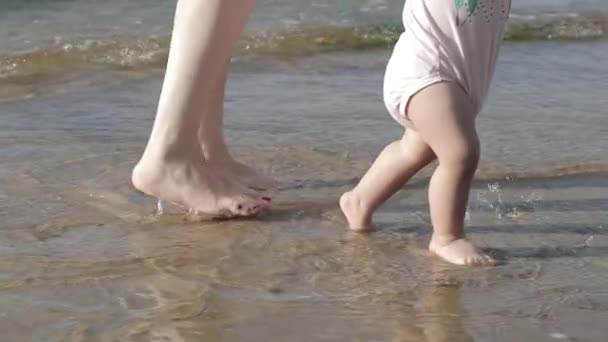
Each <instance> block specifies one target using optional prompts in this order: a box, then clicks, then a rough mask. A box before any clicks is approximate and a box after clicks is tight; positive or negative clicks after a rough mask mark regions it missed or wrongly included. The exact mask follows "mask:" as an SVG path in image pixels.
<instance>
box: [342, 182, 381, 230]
mask: <svg viewBox="0 0 608 342" xmlns="http://www.w3.org/2000/svg"><path fill="white" fill-rule="evenodd" d="M340 208H341V209H342V213H344V216H345V217H346V220H347V221H348V227H349V228H350V229H351V230H354V231H356V232H361V233H363V232H369V231H371V230H374V226H373V224H372V222H371V219H372V218H371V213H370V210H369V208H366V207H365V205H364V204H363V203H362V202H361V200H360V199H359V198H357V196H356V195H355V194H354V193H353V192H352V191H350V192H345V193H344V194H342V197H340Z"/></svg>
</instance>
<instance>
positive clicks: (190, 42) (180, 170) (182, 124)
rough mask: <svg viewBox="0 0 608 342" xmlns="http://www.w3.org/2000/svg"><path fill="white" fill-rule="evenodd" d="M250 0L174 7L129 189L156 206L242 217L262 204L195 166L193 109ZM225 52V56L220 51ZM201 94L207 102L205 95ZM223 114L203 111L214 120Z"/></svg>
mask: <svg viewBox="0 0 608 342" xmlns="http://www.w3.org/2000/svg"><path fill="white" fill-rule="evenodd" d="M252 4H253V2H252V1H251V0H234V1H223V0H205V1H199V0H180V1H178V2H177V9H176V13H175V24H174V29H173V35H172V41H171V49H170V52H169V60H168V64H167V71H166V75H165V80H164V83H163V88H162V92H161V96H160V101H159V106H158V111H157V114H156V119H155V121H154V126H153V128H152V132H151V134H150V139H149V141H148V144H147V146H146V149H145V151H144V154H143V156H142V158H141V160H140V161H139V163H138V164H137V165H136V167H135V168H134V170H133V175H132V180H133V184H134V186H135V187H136V188H137V189H139V190H140V191H142V192H144V193H146V194H148V195H151V196H155V197H157V198H159V199H162V200H166V201H171V202H175V203H178V204H181V205H183V206H185V207H188V208H192V209H194V210H196V211H199V212H203V213H208V214H218V215H222V216H250V215H255V214H257V213H258V212H259V211H260V210H262V209H263V208H264V207H266V206H267V205H268V202H267V201H266V200H265V198H263V197H261V195H259V194H257V193H255V192H254V191H250V190H248V189H246V188H245V187H243V186H241V185H240V184H239V183H238V182H236V181H232V180H227V179H225V178H223V177H218V176H217V175H216V174H214V173H213V172H212V171H211V169H210V168H209V167H208V165H207V164H205V163H204V162H203V161H204V160H203V151H202V149H201V146H200V143H199V141H198V136H197V135H198V134H197V133H198V130H199V128H200V122H201V117H200V114H201V113H200V108H204V107H205V104H206V103H207V102H208V101H209V96H210V95H209V94H212V92H213V85H214V83H215V82H217V81H219V80H220V79H221V76H222V65H223V64H224V63H225V56H226V54H227V53H229V50H231V49H232V45H233V43H232V40H231V39H230V37H233V36H234V35H235V30H239V29H242V26H244V25H243V23H240V22H238V21H239V20H240V21H243V20H246V19H247V16H248V13H249V12H251V7H252ZM227 51H228V52H227ZM206 94H207V95H206ZM222 114H223V113H221V112H215V111H206V112H205V114H204V115H208V116H213V117H210V118H208V120H209V121H219V122H221V118H220V117H219V116H220V115H222Z"/></svg>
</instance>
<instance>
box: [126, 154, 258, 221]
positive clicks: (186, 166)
mask: <svg viewBox="0 0 608 342" xmlns="http://www.w3.org/2000/svg"><path fill="white" fill-rule="evenodd" d="M132 181H133V185H134V186H135V188H137V189H138V190H139V191H141V192H143V193H145V194H147V195H150V196H153V197H156V198H158V199H161V200H164V201H167V202H173V203H176V204H179V205H182V206H184V207H186V208H191V209H192V210H194V211H197V212H200V213H204V214H210V215H215V216H220V217H235V216H255V215H256V214H258V213H260V212H261V211H262V210H264V209H266V208H268V207H269V206H270V198H268V197H262V196H261V195H259V194H258V193H256V192H254V191H251V190H248V189H246V188H244V187H242V186H241V185H240V184H238V183H235V182H231V181H229V180H226V179H224V178H223V177H219V176H217V175H215V174H214V173H213V172H211V170H210V169H209V168H207V167H206V166H205V165H204V164H202V163H199V162H198V161H197V162H191V161H187V160H183V161H174V162H161V161H154V160H145V159H142V160H141V161H140V162H139V163H138V164H137V165H136V166H135V168H134V169H133V174H132Z"/></svg>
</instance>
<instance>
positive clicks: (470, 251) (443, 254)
mask: <svg viewBox="0 0 608 342" xmlns="http://www.w3.org/2000/svg"><path fill="white" fill-rule="evenodd" d="M429 250H430V251H431V252H433V253H435V254H436V255H437V256H438V257H440V258H441V259H443V260H445V261H447V262H449V263H451V264H455V265H463V266H494V265H496V260H494V259H493V258H492V257H490V256H489V255H487V254H484V253H481V252H479V251H478V250H477V249H476V248H475V246H474V245H473V244H472V243H471V242H470V241H469V240H467V239H465V238H444V237H437V236H435V235H433V237H432V238H431V244H430V245H429Z"/></svg>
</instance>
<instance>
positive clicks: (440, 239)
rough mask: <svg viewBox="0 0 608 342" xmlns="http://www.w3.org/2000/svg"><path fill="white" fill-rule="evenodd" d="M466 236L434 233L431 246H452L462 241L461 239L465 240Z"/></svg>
mask: <svg viewBox="0 0 608 342" xmlns="http://www.w3.org/2000/svg"><path fill="white" fill-rule="evenodd" d="M464 238H465V235H464V232H463V233H460V234H452V233H448V234H439V233H433V236H432V237H431V244H434V245H438V246H446V245H449V244H451V243H452V242H454V241H456V240H460V239H464Z"/></svg>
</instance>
